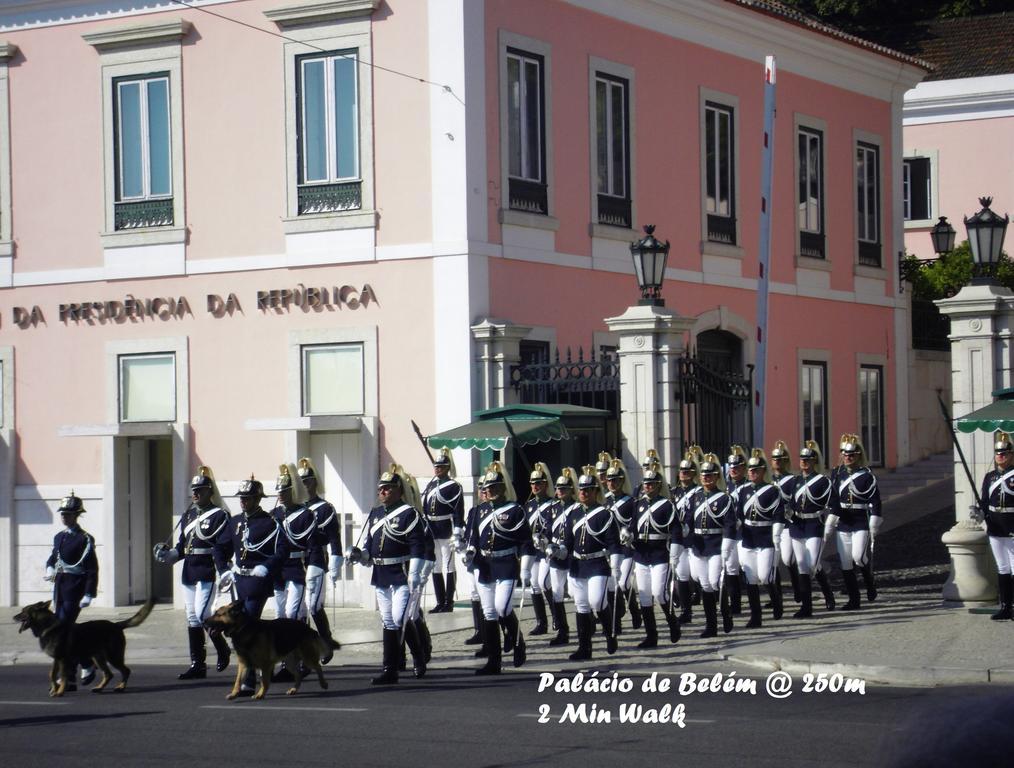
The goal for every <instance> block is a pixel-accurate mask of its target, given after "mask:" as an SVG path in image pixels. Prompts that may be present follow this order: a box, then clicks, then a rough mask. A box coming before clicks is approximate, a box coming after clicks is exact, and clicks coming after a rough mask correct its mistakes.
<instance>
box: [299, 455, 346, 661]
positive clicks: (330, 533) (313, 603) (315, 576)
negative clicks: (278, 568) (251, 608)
mask: <svg viewBox="0 0 1014 768" xmlns="http://www.w3.org/2000/svg"><path fill="white" fill-rule="evenodd" d="M296 474H297V475H298V476H299V479H300V481H302V483H303V490H304V491H305V492H306V496H307V499H306V502H305V503H304V506H305V507H306V508H307V509H308V510H310V511H311V512H312V513H313V515H314V519H315V520H316V529H317V533H316V541H315V542H314V546H312V547H310V550H309V552H308V554H307V560H306V610H307V611H308V612H309V614H310V616H312V617H313V623H314V624H316V625H317V632H318V634H319V635H320V639H321V640H323V641H324V644H325V646H327V649H326V650H325V652H324V655H323V656H322V657H321V663H323V664H327V663H328V662H329V661H331V659H332V657H333V656H334V652H335V651H337V650H339V649H340V648H341V647H342V646H341V643H339V642H338V641H337V640H335V639H334V637H333V636H332V635H331V624H330V622H329V621H328V620H327V611H325V610H324V594H325V592H326V585H325V584H324V567H325V559H324V558H325V555H326V556H327V560H326V566H327V575H328V577H329V578H330V579H331V587H332V588H334V587H335V586H337V584H338V578H339V575H340V571H341V567H342V563H343V562H344V560H345V558H344V557H343V556H342V534H341V522H340V521H339V520H338V512H337V511H336V510H335V508H334V507H333V506H332V505H331V504H330V503H329V502H327V501H325V500H324V499H322V498H321V497H320V490H321V488H320V478H319V477H318V476H317V469H316V467H314V466H313V462H312V461H311V460H310V458H309V457H303V458H302V459H300V460H299V467H298V468H297V469H296ZM328 548H330V550H331V553H330V555H328Z"/></svg>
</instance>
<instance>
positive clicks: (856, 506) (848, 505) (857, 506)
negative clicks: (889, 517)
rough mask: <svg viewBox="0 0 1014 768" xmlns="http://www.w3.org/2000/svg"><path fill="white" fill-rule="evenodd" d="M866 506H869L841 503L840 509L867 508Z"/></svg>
mask: <svg viewBox="0 0 1014 768" xmlns="http://www.w3.org/2000/svg"><path fill="white" fill-rule="evenodd" d="M868 507H869V505H868V504H842V505H841V508H842V509H867V508H868Z"/></svg>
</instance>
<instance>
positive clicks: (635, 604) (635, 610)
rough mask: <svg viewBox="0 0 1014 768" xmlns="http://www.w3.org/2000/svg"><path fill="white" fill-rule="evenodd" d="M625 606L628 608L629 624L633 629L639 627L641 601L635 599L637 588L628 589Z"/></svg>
mask: <svg viewBox="0 0 1014 768" xmlns="http://www.w3.org/2000/svg"><path fill="white" fill-rule="evenodd" d="M627 606H628V607H629V608H630V624H631V626H633V628H634V629H640V628H641V618H642V617H641V603H640V602H639V601H638V599H637V590H636V589H632V590H630V594H629V595H627Z"/></svg>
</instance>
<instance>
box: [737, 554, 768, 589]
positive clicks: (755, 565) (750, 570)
mask: <svg viewBox="0 0 1014 768" xmlns="http://www.w3.org/2000/svg"><path fill="white" fill-rule="evenodd" d="M739 558H740V563H742V565H743V571H744V572H745V573H746V580H747V581H748V582H749V583H750V584H769V583H770V582H771V574H772V573H774V569H775V566H776V564H777V558H778V553H777V552H776V550H775V548H774V547H750V548H747V547H743V546H741V547H740V551H739Z"/></svg>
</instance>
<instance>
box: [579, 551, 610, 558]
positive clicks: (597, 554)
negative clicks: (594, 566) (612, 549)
mask: <svg viewBox="0 0 1014 768" xmlns="http://www.w3.org/2000/svg"><path fill="white" fill-rule="evenodd" d="M606 554H608V553H607V552H606V551H605V550H604V549H600V550H599V551H598V552H591V553H589V554H582V553H580V552H575V553H574V557H575V558H577V559H578V560H595V559H597V558H600V557H605V556H606Z"/></svg>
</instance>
